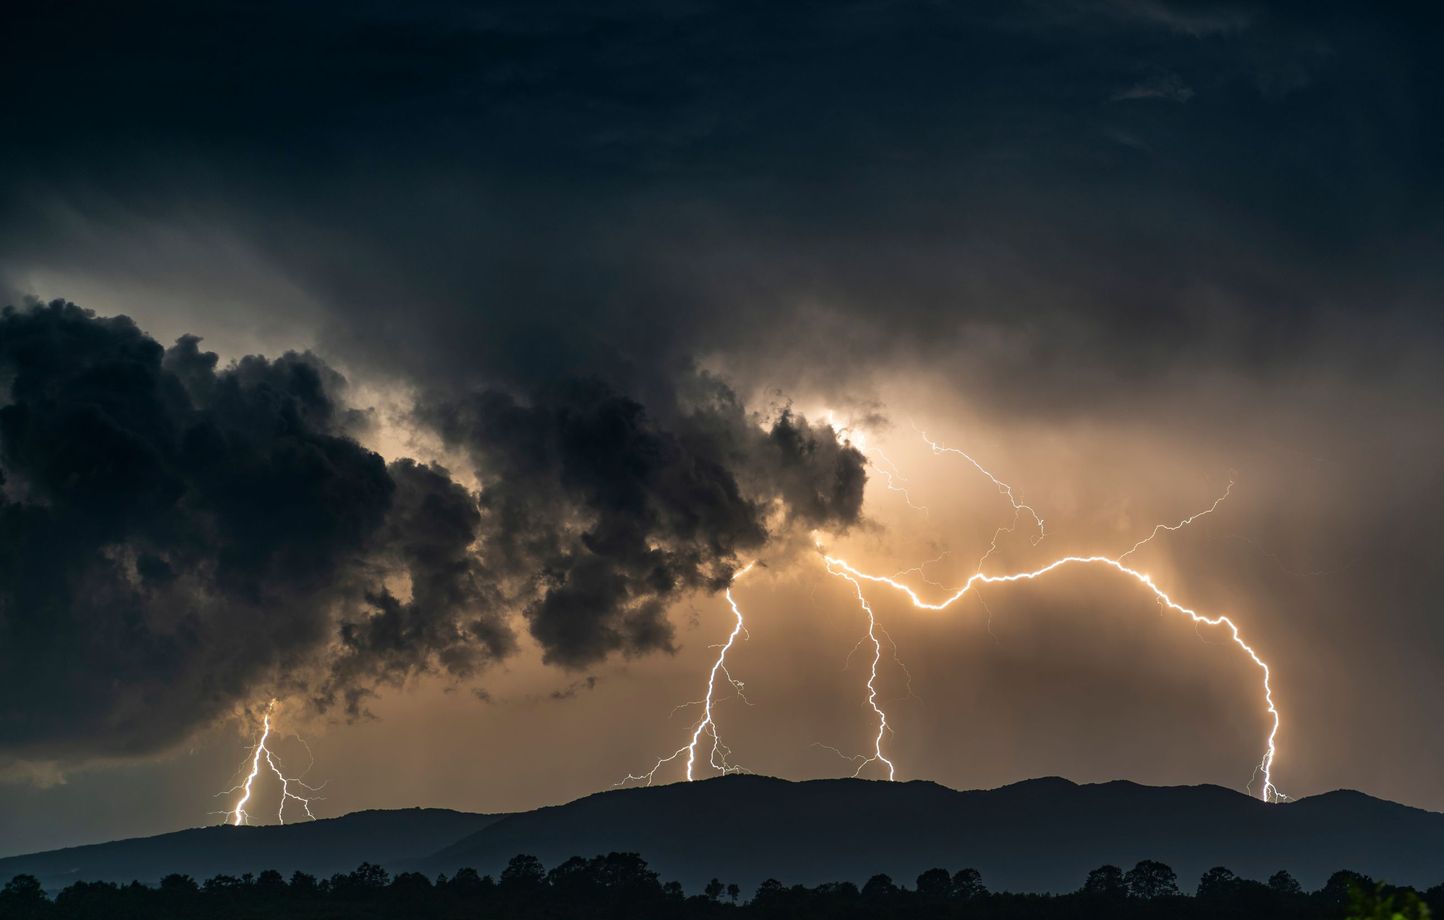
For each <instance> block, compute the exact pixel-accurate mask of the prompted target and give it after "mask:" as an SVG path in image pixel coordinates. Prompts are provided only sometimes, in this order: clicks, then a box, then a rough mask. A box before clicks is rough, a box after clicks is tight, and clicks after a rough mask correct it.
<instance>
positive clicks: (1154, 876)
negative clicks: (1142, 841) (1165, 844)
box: [1123, 859, 1178, 901]
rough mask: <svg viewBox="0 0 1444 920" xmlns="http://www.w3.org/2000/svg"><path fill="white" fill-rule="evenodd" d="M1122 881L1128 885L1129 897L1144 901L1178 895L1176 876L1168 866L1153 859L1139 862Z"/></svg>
mask: <svg viewBox="0 0 1444 920" xmlns="http://www.w3.org/2000/svg"><path fill="white" fill-rule="evenodd" d="M1123 881H1124V882H1125V883H1126V884H1127V885H1128V894H1129V895H1131V896H1132V897H1135V898H1141V899H1143V900H1145V901H1151V900H1153V899H1154V898H1162V897H1168V896H1169V895H1175V894H1178V875H1177V874H1176V873H1175V872H1174V871H1173V869H1172V868H1170V867H1169V866H1166V865H1164V864H1163V863H1161V862H1158V861H1157V860H1153V859H1144V860H1141V861H1139V863H1138V865H1136V866H1134V867H1133V868H1132V869H1129V870H1128V874H1127V875H1125V876H1123Z"/></svg>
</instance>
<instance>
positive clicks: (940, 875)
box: [916, 869, 953, 903]
mask: <svg viewBox="0 0 1444 920" xmlns="http://www.w3.org/2000/svg"><path fill="white" fill-rule="evenodd" d="M916 884H917V889H918V896H919V897H921V898H923V899H924V900H926V901H931V902H934V903H937V902H941V901H945V900H947V898H948V896H949V895H951V894H952V893H953V877H952V876H951V875H949V874H948V870H947V869H929V870H927V871H926V872H924V873H922V874H921V875H919V876H918V879H917V883H916Z"/></svg>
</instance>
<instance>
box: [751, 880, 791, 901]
mask: <svg viewBox="0 0 1444 920" xmlns="http://www.w3.org/2000/svg"><path fill="white" fill-rule="evenodd" d="M786 891H787V889H786V888H783V887H782V883H781V882H779V881H778V880H777V879H775V878H769V879H766V880H764V881H763V882H762V884H761V885H758V886H757V893H756V894H754V895H752V903H753V904H755V905H757V906H759V907H770V906H772V905H775V904H776V903H777V902H778V901H780V900H781V899H782V896H783V893H784V892H786Z"/></svg>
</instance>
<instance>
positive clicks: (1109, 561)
mask: <svg viewBox="0 0 1444 920" xmlns="http://www.w3.org/2000/svg"><path fill="white" fill-rule="evenodd" d="M822 558H823V562H824V564H825V565H826V567H827V570H828V571H829V572H831V573H832V574H834V575H839V576H841V577H844V578H846V579H847V580H848V581H850V582H851V583H852V584H853V587H854V588H856V589H857V593H858V597H859V599H860V600H861V602H862V604H863V606H864V608H865V609H867V612H868V616H869V619H872V618H873V614H872V610H871V608H870V607H868V605H867V601H866V599H865V598H864V597H863V592H862V587H861V584H860V582H863V581H866V582H870V583H872V584H879V585H884V586H886V587H889V588H892V589H893V590H895V591H898V592H899V593H901V594H903V595H905V596H906V597H907V598H908V600H910V601H911V602H912V604H913V606H914V607H916V608H918V609H919V610H929V611H941V610H946V609H947V608H948V607H951V606H952V605H953V604H955V603H957V602H958V601H959V600H961V599H963V598H964V597H966V596H967V595H968V594H969V593H970V592H971V591H972V590H973V589H974V587H975V586H977V585H997V584H1013V583H1016V582H1022V581H1033V580H1035V579H1038V578H1041V577H1043V576H1044V575H1048V574H1050V573H1052V572H1054V571H1057V570H1058V569H1062V568H1064V567H1067V566H1100V567H1104V568H1109V569H1113V570H1114V571H1116V572H1118V573H1120V574H1122V575H1126V576H1127V577H1129V578H1131V579H1133V580H1134V581H1135V582H1137V583H1138V584H1140V585H1142V586H1143V587H1144V588H1146V589H1148V591H1149V592H1151V593H1152V594H1153V596H1154V598H1155V599H1156V600H1157V601H1158V603H1160V604H1161V605H1163V606H1164V607H1166V608H1168V609H1169V610H1172V611H1173V612H1175V613H1178V614H1181V615H1183V616H1185V617H1188V618H1189V619H1190V620H1192V621H1193V622H1194V623H1196V624H1198V623H1201V624H1204V625H1207V626H1214V627H1222V628H1224V629H1226V630H1228V633H1229V636H1230V638H1231V639H1232V640H1233V643H1234V644H1235V645H1237V646H1238V647H1239V648H1240V649H1242V650H1243V652H1244V654H1245V655H1247V656H1248V658H1249V660H1250V661H1252V662H1253V663H1254V665H1255V667H1257V668H1258V669H1259V671H1260V672H1261V673H1262V677H1263V691H1264V706H1265V708H1266V709H1267V711H1268V714H1269V719H1270V721H1271V726H1270V728H1269V734H1268V740H1267V742H1266V743H1265V746H1264V754H1263V758H1262V760H1260V761H1259V764H1258V767H1257V769H1256V773H1259V774H1262V776H1263V788H1262V790H1261V792H1260V796H1259V797H1260V798H1261V799H1263V801H1265V802H1275V801H1280V800H1281V799H1282V798H1283V796H1282V795H1281V794H1280V793H1279V791H1278V788H1277V787H1276V786H1275V785H1274V783H1273V766H1274V760H1275V757H1276V755H1277V753H1278V747H1277V738H1278V732H1279V724H1280V716H1279V711H1278V707H1277V706H1275V705H1274V697H1273V686H1272V684H1271V683H1270V679H1271V677H1272V673H1271V672H1270V670H1269V666H1268V663H1267V662H1265V661H1264V660H1263V659H1262V658H1261V657H1259V654H1258V652H1257V651H1255V650H1254V648H1253V646H1251V645H1249V644H1248V642H1246V641H1244V638H1243V634H1242V633H1241V632H1240V631H1239V628H1238V624H1236V623H1235V622H1234V621H1233V620H1231V619H1230V618H1228V617H1227V616H1224V615H1222V614H1220V615H1218V616H1206V615H1204V614H1201V613H1199V612H1198V611H1196V610H1194V609H1192V608H1190V607H1185V606H1184V605H1182V604H1180V603H1178V602H1177V601H1175V600H1174V599H1173V598H1172V597H1170V596H1169V595H1168V593H1167V592H1166V591H1164V590H1163V589H1162V588H1160V587H1159V586H1158V585H1157V584H1156V583H1155V582H1154V581H1153V577H1152V576H1151V575H1149V574H1147V573H1146V572H1141V571H1139V570H1137V569H1134V568H1131V567H1129V566H1127V565H1125V564H1124V563H1123V562H1122V561H1120V559H1119V558H1113V557H1110V556H1063V557H1061V558H1059V559H1055V560H1053V561H1052V562H1050V563H1048V564H1047V565H1045V566H1042V567H1041V568H1037V569H1033V570H1031V571H1025V572H1015V573H1012V574H1008V575H986V574H984V573H982V572H975V573H974V574H973V575H971V576H970V577H969V578H968V580H967V581H966V582H964V583H963V586H962V587H961V588H958V589H957V590H956V591H954V592H953V593H952V594H951V595H949V596H948V597H946V598H944V599H943V600H941V601H936V602H930V601H926V600H923V598H922V597H920V596H919V595H918V593H917V592H916V591H914V590H913V589H912V588H911V587H909V586H908V585H906V584H903V583H902V582H900V581H896V580H894V579H893V578H890V577H889V576H886V575H871V574H868V573H866V572H863V571H860V570H858V569H856V568H854V567H853V566H852V565H850V564H848V563H847V562H846V561H845V560H843V559H838V558H836V557H834V556H828V555H826V554H824V555H823V557H822ZM869 685H871V682H869ZM870 699H875V697H870ZM876 708H877V706H876V704H875V702H874V709H876ZM879 712H880V711H879ZM880 722H881V724H882V725H883V726H886V716H880ZM879 737H881V732H879Z"/></svg>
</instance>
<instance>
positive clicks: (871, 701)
mask: <svg viewBox="0 0 1444 920" xmlns="http://www.w3.org/2000/svg"><path fill="white" fill-rule="evenodd" d="M827 571H828V572H830V573H831V574H833V575H837V576H839V577H841V578H845V579H847V580H848V581H849V582H851V583H852V587H853V589H854V590H855V591H856V592H857V602H858V604H859V605H860V606H861V607H862V610H863V612H864V613H866V614H867V639H866V640H865V641H869V642H871V643H872V667H871V670H870V671H869V672H868V677H867V705H868V706H869V707H870V708H871V709H872V711H873V713H874V714H875V715H876V716H877V735H876V736H875V737H874V738H873V740H872V754H870V755H866V754H863V755H857V756H855V757H848V755H846V754H843V753H842V752H841V751H838V750H837V748H831V750H833V751H835V752H836V753H837V754H838V756H840V757H843V758H844V759H847V760H854V761H856V762H857V769H856V770H854V771H853V773H852V775H853V776H859V775H861V773H862V771H863V770H864V769H866V768H867V766H868V765H869V764H874V763H881V764H884V765H886V767H887V778H888V779H890V780H891V779H895V778H896V777H897V767H896V766H894V765H893V762H892V761H891V760H889V759H888V757H887V755H885V754H884V753H883V752H882V739H883V737H884V736H885V735H887V734H888V733H889V732H891V731H892V729H891V728H890V727H889V726H888V724H887V713H886V712H884V711H883V708H882V707H881V706H879V705H878V703H877V666H878V664H879V663H881V661H882V640H880V639H879V638H878V637H877V633H878V625H877V615H876V614H874V613H873V610H872V605H871V604H869V603H868V602H867V597H866V596H865V595H864V594H863V593H862V583H861V582H860V581H858V580H857V579H856V578H854V577H853V575H852V574H851V573H850V572H847V571H842V570H841V568H840V567H839V568H838V569H834V568H833V567H832V565H831V560H828V566H827ZM894 653H896V648H894ZM899 664H901V662H899ZM821 746H822V747H827V746H826V745H821Z"/></svg>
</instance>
